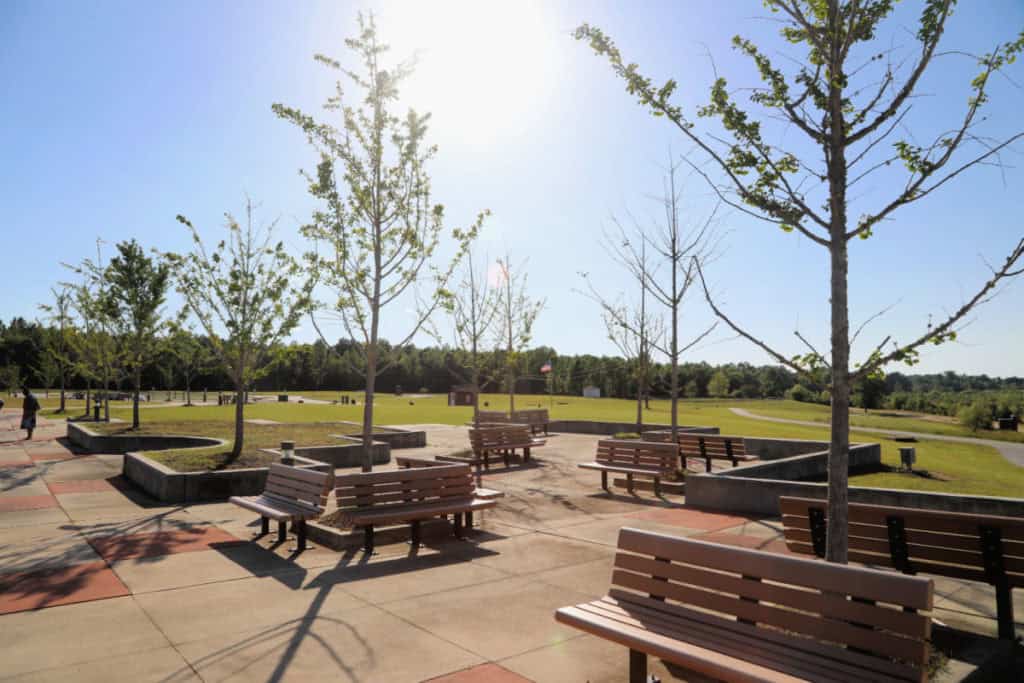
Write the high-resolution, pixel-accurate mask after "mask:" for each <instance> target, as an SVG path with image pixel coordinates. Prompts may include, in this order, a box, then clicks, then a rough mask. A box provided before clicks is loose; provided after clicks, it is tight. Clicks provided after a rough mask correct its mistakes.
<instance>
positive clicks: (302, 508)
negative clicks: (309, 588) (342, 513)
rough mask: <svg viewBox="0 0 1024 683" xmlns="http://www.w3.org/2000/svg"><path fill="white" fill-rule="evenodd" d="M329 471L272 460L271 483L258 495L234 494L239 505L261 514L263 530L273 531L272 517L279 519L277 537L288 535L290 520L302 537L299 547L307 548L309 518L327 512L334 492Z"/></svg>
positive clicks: (299, 536) (234, 499)
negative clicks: (271, 527)
mask: <svg viewBox="0 0 1024 683" xmlns="http://www.w3.org/2000/svg"><path fill="white" fill-rule="evenodd" d="M330 478H331V475H330V473H329V472H317V471H315V470H307V469H302V468H299V467H289V466H288V465H281V464H279V463H271V465H270V471H269V472H268V473H267V483H266V486H265V488H264V490H263V493H261V494H260V495H258V496H232V497H231V498H229V499H228V500H229V501H230V502H232V503H234V504H235V505H238V506H240V507H243V508H245V509H246V510H252V511H253V512H257V513H259V515H260V521H261V527H260V533H261V534H264V535H265V534H267V533H269V532H270V520H271V519H273V520H275V521H276V522H277V539H278V541H280V542H281V543H283V542H284V540H285V538H286V537H287V533H288V529H287V524H288V522H291V523H292V528H293V529H294V531H295V533H296V535H297V536H298V549H299V550H300V551H301V550H305V549H306V521H307V520H310V519H316V518H317V517H319V516H320V515H321V513H322V512H323V509H324V506H325V505H326V504H327V496H328V494H329V493H330Z"/></svg>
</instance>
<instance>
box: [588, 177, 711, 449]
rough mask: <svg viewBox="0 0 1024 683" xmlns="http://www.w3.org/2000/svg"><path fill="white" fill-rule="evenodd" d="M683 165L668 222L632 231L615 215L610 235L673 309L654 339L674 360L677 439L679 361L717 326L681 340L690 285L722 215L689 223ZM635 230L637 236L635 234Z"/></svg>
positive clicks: (672, 181) (664, 201)
mask: <svg viewBox="0 0 1024 683" xmlns="http://www.w3.org/2000/svg"><path fill="white" fill-rule="evenodd" d="M678 170H679V163H678V162H672V161H670V163H669V166H668V171H667V175H666V177H665V181H664V188H663V192H662V196H661V198H660V200H659V202H660V204H661V208H662V211H663V212H664V221H663V222H661V223H658V224H655V225H653V226H651V227H644V226H643V225H641V224H640V223H639V222H638V221H636V220H633V221H632V222H633V226H632V230H627V229H626V228H625V226H624V225H623V224H622V223H621V221H619V220H618V219H615V225H616V227H617V228H618V234H617V235H614V236H606V238H605V240H606V242H607V243H608V246H609V249H610V251H611V253H612V254H613V255H614V256H615V258H616V259H617V260H618V261H619V263H620V265H622V266H623V267H624V268H625V269H626V270H627V271H628V272H629V273H630V275H631V276H632V277H634V278H636V279H637V280H638V281H641V282H643V283H644V287H645V288H646V291H647V292H649V293H650V295H651V298H652V299H653V300H654V302H655V303H657V304H660V305H661V306H664V307H665V309H667V312H668V316H669V320H668V334H666V335H662V336H660V337H651V339H650V343H651V345H652V347H653V348H655V349H657V350H658V351H660V352H661V353H663V354H665V355H666V356H667V357H668V359H669V365H670V375H669V396H670V398H671V400H672V437H673V438H676V436H677V434H678V431H679V396H680V394H681V389H682V386H681V382H680V378H679V363H680V360H681V359H682V356H683V354H684V353H686V352H687V351H689V350H690V349H692V348H693V347H695V346H696V345H697V344H699V343H700V342H701V341H703V340H704V339H705V338H706V337H707V336H708V335H709V334H711V332H712V331H714V329H715V326H716V324H715V323H713V324H711V325H709V326H708V327H707V328H706V329H704V330H702V331H701V332H699V333H697V334H695V335H693V336H692V337H691V338H689V340H688V341H683V339H682V338H681V337H682V336H683V335H682V334H681V329H680V326H681V324H682V312H683V305H684V304H685V302H686V300H687V298H688V295H689V293H690V288H691V287H692V286H693V285H694V284H695V283H696V281H697V273H698V269H699V267H700V265H701V264H704V263H707V262H708V261H709V260H710V259H711V258H712V257H713V256H714V253H715V248H716V246H717V238H716V235H715V230H714V227H715V220H716V217H717V213H718V207H717V206H716V207H715V208H714V209H713V210H712V211H711V212H709V214H708V215H707V216H706V217H705V218H704V219H703V220H702V221H700V222H696V223H691V224H688V225H684V223H683V220H682V216H681V213H682V188H681V187H679V185H678V183H677V179H676V174H677V173H678ZM630 233H632V235H631V234H630ZM648 249H650V250H651V252H653V257H654V258H658V259H660V263H659V264H657V265H655V266H653V267H652V266H651V265H650V263H649V261H648ZM605 312H606V313H607V314H614V313H615V311H614V309H608V308H606V309H605ZM616 322H617V323H618V324H619V325H622V326H632V330H633V334H639V330H638V329H637V328H636V327H635V325H632V324H631V322H630V321H629V320H628V319H626V318H621V317H620V318H618V319H617V320H616Z"/></svg>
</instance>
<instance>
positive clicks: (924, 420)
mask: <svg viewBox="0 0 1024 683" xmlns="http://www.w3.org/2000/svg"><path fill="white" fill-rule="evenodd" d="M740 407H742V408H745V409H747V410H749V411H750V412H752V413H757V414H758V415H767V416H769V417H783V418H786V419H790V420H811V421H814V422H822V423H825V424H828V422H829V421H830V416H829V407H828V406H823V405H818V404H816V403H798V402H796V401H752V402H749V403H747V404H745V405H742V406H740ZM850 424H851V425H852V426H854V427H877V428H880V429H898V430H902V431H908V432H919V433H922V434H944V435H949V436H966V437H972V438H982V439H997V440H1000V441H1016V442H1021V443H1024V432H1007V431H998V430H982V431H979V432H977V433H975V432H972V431H971V430H970V429H968V428H967V427H964V426H962V425H960V424H959V423H957V422H952V421H947V419H946V418H942V417H935V416H925V415H922V414H920V413H904V412H899V411H891V410H876V411H872V412H869V413H865V412H864V411H862V410H860V409H856V410H851V411H850Z"/></svg>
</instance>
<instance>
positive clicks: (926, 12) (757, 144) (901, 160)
mask: <svg viewBox="0 0 1024 683" xmlns="http://www.w3.org/2000/svg"><path fill="white" fill-rule="evenodd" d="M895 4H896V3H895V2H894V1H893V0H766V2H765V5H766V6H767V7H768V8H769V9H770V10H771V11H772V13H773V14H775V15H776V16H777V18H778V19H779V21H780V22H781V24H782V29H781V34H782V36H783V38H784V39H785V40H786V41H788V42H789V43H791V44H794V45H800V46H802V47H803V48H805V50H806V57H805V58H804V60H803V61H797V62H796V66H794V67H793V68H792V69H791V70H789V71H788V72H787V71H786V70H785V69H784V68H783V67H780V66H777V65H776V64H775V63H773V61H772V59H771V58H770V57H769V55H768V54H767V53H766V52H765V51H763V50H762V49H760V48H759V47H758V46H757V45H755V44H754V43H753V42H751V41H750V40H746V39H743V38H741V37H739V36H737V37H736V38H734V39H733V45H734V47H735V48H736V49H737V50H739V51H740V52H741V53H743V54H745V55H746V56H747V57H749V58H750V59H751V60H752V61H753V63H754V65H755V66H756V67H757V69H758V71H759V73H760V75H761V78H762V80H763V81H764V86H763V87H760V88H755V89H752V90H747V92H750V96H749V97H750V102H751V104H752V105H754V106H755V107H759V108H761V109H762V111H763V113H764V116H763V117H762V118H761V119H760V120H759V119H757V118H755V117H754V116H752V115H751V113H750V112H749V111H747V110H746V109H745V108H744V106H742V105H741V104H740V103H738V102H737V101H736V100H735V99H734V98H733V93H732V92H731V91H730V90H729V88H728V85H727V82H726V80H725V79H724V78H722V77H717V78H716V79H715V83H714V86H713V87H712V89H711V98H710V102H709V104H707V105H706V106H704V107H701V108H699V109H698V110H697V116H698V117H708V118H712V119H717V120H718V121H719V122H720V124H721V126H722V127H723V128H724V129H725V131H726V134H727V135H728V136H730V137H731V138H732V139H731V140H727V139H723V138H722V137H721V136H720V135H718V134H717V132H716V131H715V130H713V129H710V130H709V129H708V128H707V127H701V126H698V124H697V121H696V120H695V119H694V118H692V117H691V116H690V115H688V114H687V113H685V112H684V110H683V108H682V107H681V106H679V105H677V104H674V103H673V95H674V93H675V90H676V88H677V83H676V81H674V80H669V81H667V82H666V83H664V85H661V86H658V85H655V83H654V82H653V81H652V80H651V79H650V78H648V77H645V76H643V75H642V74H641V73H640V69H639V67H638V66H637V65H636V64H631V63H628V62H627V61H626V60H625V58H624V57H623V55H622V54H621V52H620V51H619V49H618V48H617V47H616V46H615V44H614V42H613V41H612V40H611V39H610V38H609V37H608V36H607V35H606V34H605V33H604V32H603V31H601V30H600V29H599V28H596V27H593V26H589V25H586V24H584V25H582V26H580V27H579V28H577V29H576V32H575V35H576V38H577V39H585V40H587V41H589V43H590V45H591V47H592V48H593V49H594V50H595V51H596V52H597V53H598V54H599V55H603V56H605V57H606V58H607V59H608V61H609V62H610V64H611V67H612V69H613V70H614V71H615V73H616V74H617V75H618V76H620V77H621V78H622V79H623V80H625V82H626V89H627V92H628V93H629V94H631V95H633V96H636V97H637V98H638V100H639V102H640V104H642V105H643V106H645V107H647V108H649V109H650V110H651V111H652V113H653V114H654V115H656V116H659V117H663V118H664V119H666V120H667V121H669V122H670V123H671V124H672V125H674V126H675V127H676V128H677V129H678V131H679V132H680V133H681V134H682V135H683V136H684V137H685V138H686V139H688V140H689V141H690V142H691V143H692V144H694V145H695V146H696V147H697V148H699V149H700V150H701V151H702V152H703V154H704V155H705V156H706V158H707V160H708V161H709V163H710V164H711V166H712V168H716V169H717V170H718V171H719V172H720V173H721V174H722V178H723V179H722V180H721V181H716V180H715V179H713V178H712V177H711V176H710V174H708V172H707V171H705V170H704V168H705V166H704V165H703V164H694V165H693V168H694V169H695V171H696V172H698V173H701V174H702V175H704V177H705V179H706V180H707V181H708V183H709V184H710V185H711V187H712V188H714V189H715V191H716V192H717V193H718V195H719V197H720V198H721V199H722V201H724V202H726V203H727V204H729V205H730V206H732V207H734V208H735V209H736V210H737V211H741V212H743V213H745V214H749V215H751V216H753V217H756V218H758V219H762V220H764V221H766V222H768V223H770V224H774V225H777V226H778V227H780V228H781V229H783V230H784V231H786V232H793V231H796V232H797V233H799V234H801V235H803V236H804V237H806V238H807V239H809V240H810V241H811V242H812V243H814V244H816V245H818V246H820V247H822V248H823V249H824V253H823V255H824V257H825V258H827V260H828V263H829V268H830V271H831V279H830V283H829V296H830V303H831V319H832V330H831V353H830V354H829V356H830V360H829V361H826V360H825V357H824V355H822V354H820V353H818V352H817V351H816V350H814V348H813V347H811V351H810V353H809V354H806V355H805V356H802V357H797V358H795V359H794V358H789V357H786V356H785V355H783V354H782V353H779V352H778V351H775V350H774V349H772V348H771V347H769V346H768V345H767V344H765V343H764V342H762V341H761V340H760V339H758V338H757V337H755V336H754V335H752V334H750V333H749V332H747V331H745V330H743V329H742V328H740V327H739V326H738V325H736V324H735V323H733V322H732V321H731V320H730V319H729V318H728V317H727V316H726V315H725V314H724V313H723V312H722V311H721V309H720V308H718V307H717V306H716V305H715V303H714V302H713V300H712V298H711V296H710V294H708V293H707V292H706V298H707V299H708V302H709V304H710V305H711V306H712V308H713V309H714V311H715V313H716V315H717V316H718V317H719V318H720V319H722V320H724V321H725V322H726V323H727V324H728V325H729V326H730V327H731V328H732V329H734V330H735V331H736V332H737V333H738V334H740V335H741V336H743V337H745V338H747V339H748V340H750V341H752V342H753V343H755V344H757V345H758V346H759V347H761V348H762V349H763V350H765V351H766V352H767V353H768V354H769V355H771V356H772V357H773V358H775V359H776V360H777V361H779V362H780V363H783V364H784V365H786V366H788V367H790V368H792V369H794V370H796V371H798V372H804V371H807V370H808V369H811V368H814V367H820V366H823V365H824V366H826V367H827V368H828V369H829V372H830V374H831V403H832V409H831V413H832V415H831V424H832V427H831V429H832V434H831V444H830V451H829V462H828V501H829V504H828V507H829V509H828V517H829V528H828V539H827V550H826V557H827V559H828V560H830V561H833V562H846V559H847V475H848V463H849V427H850V386H851V383H852V382H853V381H855V380H856V379H858V378H860V377H865V376H868V375H870V374H872V373H875V372H877V371H879V370H880V369H881V368H883V367H884V366H885V365H886V364H887V363H889V362H892V361H904V362H910V363H913V362H915V361H916V359H917V355H918V352H919V351H918V349H919V348H920V347H921V346H922V345H924V344H928V343H935V344H941V343H943V342H946V341H949V340H951V339H954V338H955V335H956V326H957V324H958V323H959V322H960V321H962V320H963V319H964V316H966V315H967V313H968V312H969V311H970V310H971V309H972V308H974V307H975V306H976V305H978V304H979V303H981V302H982V301H985V300H986V299H987V298H988V297H989V296H991V294H992V292H993V290H994V289H995V288H996V287H997V286H998V285H999V283H1000V282H1001V281H1003V280H1005V279H1006V278H1009V277H1012V276H1013V275H1015V274H1019V273H1020V272H1021V271H1020V270H1017V271H1014V266H1015V264H1016V263H1017V262H1018V260H1020V259H1021V256H1022V255H1024V239H1022V240H1020V242H1018V243H1017V245H1016V246H1015V247H1014V248H1013V249H1012V250H1011V252H1010V254H1009V256H1007V258H1006V260H1005V261H1004V263H1003V264H1002V265H1001V266H1000V267H997V268H993V270H992V276H991V278H990V279H989V280H988V281H987V282H985V283H984V284H983V285H982V287H981V288H980V290H979V291H978V293H977V294H976V295H974V296H973V297H971V298H970V299H969V300H967V302H966V303H965V304H964V305H963V306H961V307H960V308H959V309H957V310H956V311H955V312H953V313H952V314H951V315H949V317H948V318H947V319H946V320H945V321H944V322H942V323H941V324H939V325H935V326H933V327H930V328H929V329H928V330H926V331H925V332H924V333H923V334H921V335H920V336H919V337H917V338H916V339H914V340H913V341H911V342H910V343H906V344H896V343H895V342H894V343H893V344H892V348H891V350H888V349H889V346H888V345H889V342H890V341H891V340H890V338H889V337H886V338H885V339H883V340H882V342H881V343H880V344H878V345H877V346H876V347H875V348H874V350H873V351H872V352H871V353H870V354H868V357H867V358H866V359H865V361H864V362H862V363H860V364H858V365H855V366H854V369H853V370H851V363H850V345H851V335H850V324H849V306H848V300H849V292H848V279H847V273H848V261H849V245H850V242H851V241H852V240H854V239H868V238H870V237H871V236H872V234H873V231H874V229H875V228H876V227H877V226H878V225H879V224H880V223H881V222H882V221H885V220H888V219H890V218H891V217H892V216H893V214H894V212H896V211H897V210H898V209H899V208H901V207H903V206H907V205H908V204H912V203H914V202H917V201H920V200H921V199H924V198H925V197H927V196H928V195H930V194H931V193H932V192H934V191H935V190H937V189H939V188H940V187H942V186H943V185H946V184H947V183H948V182H949V181H951V180H953V179H954V178H955V177H957V176H959V175H960V174H962V173H963V172H964V171H966V170H968V169H970V168H972V167H974V166H976V165H978V164H982V163H987V162H990V161H992V160H997V159H998V157H997V155H998V154H999V153H1000V151H1001V150H1003V149H1005V148H1006V147H1007V145H1009V144H1011V143H1012V142H1013V141H1015V140H1017V139H1019V138H1020V137H1021V136H1022V135H1024V133H1017V134H1015V135H1012V136H1010V137H1008V138H1006V139H1002V140H995V141H993V140H990V139H988V138H986V137H983V136H981V135H980V133H979V132H978V131H977V126H978V125H979V124H980V123H981V122H982V120H983V118H984V117H983V116H982V115H981V114H980V112H981V111H982V110H983V108H984V106H985V105H986V104H987V103H988V99H989V97H988V88H989V85H990V84H991V82H992V78H991V77H992V76H993V74H995V73H997V72H998V71H1000V70H1001V69H1002V68H1003V67H1004V66H1005V65H1007V64H1009V63H1011V62H1012V61H1014V59H1015V57H1016V56H1017V54H1018V53H1019V52H1020V51H1021V50H1022V49H1024V33H1021V35H1020V37H1019V38H1018V39H1017V40H1015V41H1013V42H1009V43H1006V44H1003V45H998V46H996V48H995V49H994V50H992V51H991V52H989V53H986V54H984V55H982V56H980V57H977V58H976V59H977V62H978V65H979V67H980V71H979V73H978V75H977V76H976V77H975V78H974V80H973V81H972V82H971V83H970V86H969V88H970V96H969V98H968V100H967V103H966V107H965V109H964V112H963V115H962V116H961V117H960V118H959V119H958V120H957V121H956V122H955V123H954V124H953V125H952V126H951V127H948V128H947V129H946V130H945V131H944V132H941V133H939V134H938V135H937V136H936V137H935V138H934V139H933V140H932V141H931V142H926V143H925V144H923V145H920V144H918V143H916V142H914V141H913V140H912V139H904V138H902V137H901V136H902V135H904V131H905V130H906V127H905V126H904V125H903V124H904V121H905V119H906V117H907V114H908V111H909V110H910V107H911V102H912V101H913V99H914V96H915V94H916V90H917V89H918V84H919V82H920V79H921V76H922V74H923V73H924V72H925V71H926V70H927V69H928V67H929V66H930V65H931V64H932V63H933V60H934V59H935V58H936V57H937V56H938V53H937V52H936V48H937V47H938V45H939V41H940V38H941V37H942V34H943V31H944V29H945V25H946V21H947V19H948V18H949V16H950V14H951V13H952V10H953V5H954V0H925V2H924V3H923V8H922V10H921V15H920V19H919V22H918V27H917V31H916V40H917V48H918V51H917V54H916V55H913V56H911V57H910V58H909V59H907V60H906V61H899V60H898V61H897V62H895V63H894V62H893V60H892V59H891V50H890V49H888V48H887V47H885V46H882V45H880V43H881V40H882V39H881V38H879V33H880V31H881V25H882V23H883V21H884V20H885V19H887V18H888V17H889V16H890V15H891V14H892V12H893V9H894V7H895ZM947 54H963V53H947ZM903 66H906V69H901V67H903ZM772 119H781V121H782V122H783V124H784V125H786V126H791V127H792V130H793V131H794V132H799V133H801V134H802V135H803V140H802V142H803V143H804V146H805V148H806V147H807V146H809V147H810V148H811V149H814V150H816V154H807V155H804V157H803V158H801V157H800V156H798V155H797V153H796V152H795V151H793V150H794V149H800V148H797V147H793V146H790V147H788V148H784V147H783V146H782V144H783V142H782V140H784V141H785V143H787V144H789V143H791V138H784V137H783V135H782V133H783V131H781V130H780V135H779V139H780V142H779V143H778V144H773V143H769V142H768V141H767V140H766V138H765V136H764V133H765V131H766V130H768V125H769V124H770V121H771V120H772ZM787 130H788V129H787ZM971 147H975V151H969V150H970V148H971ZM819 155H820V156H819ZM894 165H895V166H894ZM900 165H902V167H903V168H904V169H905V173H904V174H903V177H902V179H900V178H899V177H898V176H897V175H896V173H897V172H898V171H897V170H896V169H898V168H899V166H900ZM876 173H881V174H883V177H885V180H886V182H885V186H886V188H887V189H889V188H894V187H895V188H896V190H895V192H894V193H892V194H891V195H890V197H889V198H888V199H885V200H883V201H881V202H880V203H877V204H871V203H870V201H871V200H874V198H875V196H876V195H870V196H869V197H868V198H867V199H861V198H858V197H855V196H853V195H852V194H851V188H852V187H853V186H854V185H855V184H856V183H858V182H861V181H863V180H864V178H867V177H877V176H876V175H875V174H876ZM901 180H902V182H901ZM851 202H855V204H856V205H857V206H858V207H859V208H862V209H863V210H862V213H861V215H860V216H859V217H858V218H856V219H852V218H851V217H850V206H849V205H850V203H851ZM854 336H856V335H854Z"/></svg>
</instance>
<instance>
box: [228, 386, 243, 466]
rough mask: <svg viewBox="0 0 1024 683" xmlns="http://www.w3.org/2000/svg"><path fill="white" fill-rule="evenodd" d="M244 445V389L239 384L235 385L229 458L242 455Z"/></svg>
mask: <svg viewBox="0 0 1024 683" xmlns="http://www.w3.org/2000/svg"><path fill="white" fill-rule="evenodd" d="M244 443H245V387H244V386H243V385H242V383H241V382H239V383H236V384H235V443H234V445H233V446H232V447H231V458H232V459H235V458H237V457H238V456H240V455H241V454H242V446H243V444H244Z"/></svg>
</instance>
